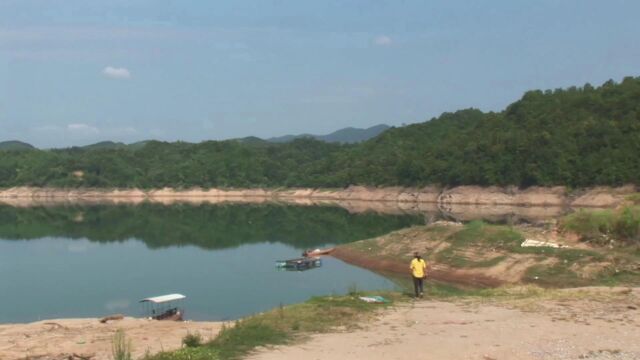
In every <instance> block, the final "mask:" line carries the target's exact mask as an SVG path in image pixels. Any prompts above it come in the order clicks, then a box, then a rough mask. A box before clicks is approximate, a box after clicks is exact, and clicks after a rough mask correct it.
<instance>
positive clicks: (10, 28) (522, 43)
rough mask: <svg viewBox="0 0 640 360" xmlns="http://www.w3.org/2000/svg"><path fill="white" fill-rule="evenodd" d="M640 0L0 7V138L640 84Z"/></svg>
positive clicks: (96, 133)
mask: <svg viewBox="0 0 640 360" xmlns="http://www.w3.org/2000/svg"><path fill="white" fill-rule="evenodd" d="M637 14H640V1H624V0H609V1H592V0H537V1H525V0H521V1H518V0H508V1H506V0H505V1H502V0H493V1H471V0H468V1H455V0H448V1H427V0H421V1H403V0H395V1H382V0H379V1H374V0H371V1H357V0H352V1H347V0H345V1H331V0H323V1H306V0H292V1H285V0H273V1H269V0H260V1H241V0H234V1H221V0H219V1H210V0H174V1H170V0H126V1H125V0H109V1H107V0H104V1H99V0H95V1H87V0H0V140H8V139H20V140H24V141H27V142H30V143H33V144H34V145H37V146H40V147H61V146H70V145H84V144H89V143H93V142H97V141H101V140H116V141H124V142H133V141H138V140H144V139H151V138H154V139H161V140H170V141H173V140H185V141H201V140H207V139H226V138H232V137H243V136H248V135H256V136H260V137H270V136H278V135H284V134H289V133H303V132H308V133H318V134H322V133H328V132H331V131H333V130H336V129H339V128H342V127H346V126H357V127H367V126H372V125H376V124H379V123H387V124H390V125H400V124H403V123H413V122H420V121H425V120H427V119H429V118H431V117H433V116H437V115H439V114H440V113H442V112H444V111H455V110H457V109H461V108H468V107H477V108H480V109H482V110H501V109H503V108H504V107H505V106H506V105H507V104H509V103H510V102H513V101H514V100H516V99H518V98H519V97H520V96H521V95H522V93H523V92H524V91H526V90H530V89H537V88H542V89H547V88H557V87H566V86H571V85H582V84H584V83H586V82H590V83H592V84H594V85H595V84H600V83H602V82H604V81H606V80H608V79H614V80H620V79H622V77H624V76H638V75H640V41H638V38H639V37H640V25H638V23H637V18H638V17H637Z"/></svg>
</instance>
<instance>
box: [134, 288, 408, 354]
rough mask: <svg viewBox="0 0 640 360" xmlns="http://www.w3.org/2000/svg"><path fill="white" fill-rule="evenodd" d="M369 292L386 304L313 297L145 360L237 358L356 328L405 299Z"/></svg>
mask: <svg viewBox="0 0 640 360" xmlns="http://www.w3.org/2000/svg"><path fill="white" fill-rule="evenodd" d="M368 294H369V295H381V296H384V297H385V298H387V299H389V300H390V301H389V303H387V304H369V303H366V302H364V301H362V300H360V299H358V296H361V295H362V294H361V293H356V294H352V295H347V296H324V297H314V298H311V299H309V300H308V301H306V302H304V303H301V304H295V305H291V306H281V307H278V308H276V309H273V310H271V311H268V312H265V313H261V314H257V315H254V316H250V317H248V318H245V319H242V320H239V321H237V322H235V324H233V325H231V326H225V327H224V328H223V329H222V330H221V331H220V332H219V333H218V335H217V336H216V337H215V338H214V339H213V340H211V341H209V342H207V343H205V344H203V345H202V346H200V347H192V348H185V349H181V350H178V351H172V352H164V353H160V354H156V355H152V356H147V357H146V358H145V359H146V360H182V359H196V360H200V359H212V360H224V359H238V358H241V357H243V356H244V355H246V354H248V353H249V352H251V351H253V350H255V349H256V348H259V347H263V346H274V345H282V344H288V343H291V342H295V341H298V340H300V339H303V338H304V337H305V336H307V335H309V334H313V333H322V332H327V331H331V330H333V329H335V328H337V327H341V328H346V329H349V328H357V327H358V326H359V324H360V323H361V322H362V321H363V320H365V319H366V318H367V315H368V314H371V313H373V312H374V311H376V310H378V309H381V308H385V307H387V306H390V305H392V304H393V303H395V302H397V301H400V300H402V299H403V298H404V297H403V295H402V294H399V293H395V292H383V293H368Z"/></svg>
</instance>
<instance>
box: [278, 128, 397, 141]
mask: <svg viewBox="0 0 640 360" xmlns="http://www.w3.org/2000/svg"><path fill="white" fill-rule="evenodd" d="M387 129H389V126H388V125H384V124H380V125H376V126H372V127H369V128H366V129H359V128H353V127H348V128H344V129H340V130H336V131H334V132H332V133H331V134H327V135H311V134H303V135H285V136H279V137H273V138H270V139H267V141H270V142H275V143H284V142H290V141H293V140H295V139H300V138H313V139H316V140H322V141H326V142H337V143H358V142H362V141H366V140H369V139H371V138H374V137H376V136H378V135H380V134H381V133H383V132H385V131H386V130H387Z"/></svg>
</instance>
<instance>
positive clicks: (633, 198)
mask: <svg viewBox="0 0 640 360" xmlns="http://www.w3.org/2000/svg"><path fill="white" fill-rule="evenodd" d="M626 200H627V201H629V202H631V203H632V204H633V205H640V193H635V194H631V195H629V196H627V197H626Z"/></svg>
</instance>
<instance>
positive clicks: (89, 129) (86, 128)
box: [67, 123, 100, 135]
mask: <svg viewBox="0 0 640 360" xmlns="http://www.w3.org/2000/svg"><path fill="white" fill-rule="evenodd" d="M67 131H69V132H72V133H75V134H83V135H90V134H97V133H99V132H100V129H98V128H97V127H95V126H91V125H87V124H81V123H78V124H69V125H67Z"/></svg>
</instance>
